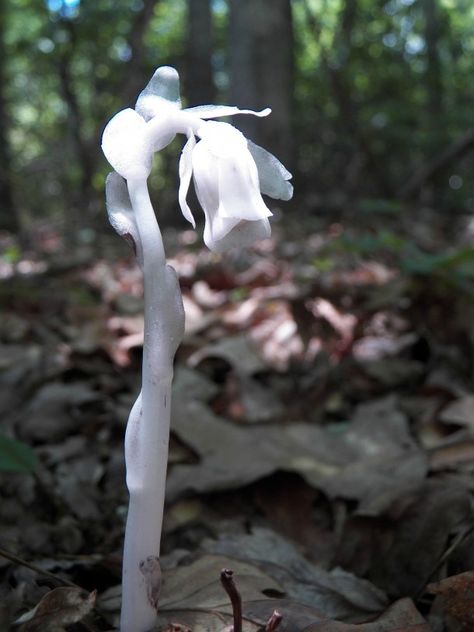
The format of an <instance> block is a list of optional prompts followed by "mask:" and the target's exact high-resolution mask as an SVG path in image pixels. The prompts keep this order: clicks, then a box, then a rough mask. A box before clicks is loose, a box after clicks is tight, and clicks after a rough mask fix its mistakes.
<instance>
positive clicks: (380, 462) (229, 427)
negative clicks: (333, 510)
mask: <svg viewBox="0 0 474 632" xmlns="http://www.w3.org/2000/svg"><path fill="white" fill-rule="evenodd" d="M172 420H173V422H172V428H173V431H174V432H176V433H177V434H178V435H179V437H180V438H181V440H182V441H183V442H185V443H186V444H187V445H188V446H189V447H190V448H191V449H192V450H194V451H195V452H196V453H197V455H198V456H199V457H200V459H201V460H200V462H199V463H196V464H192V465H188V464H187V465H176V466H175V467H174V468H173V469H172V470H171V472H170V475H169V480H168V484H167V493H168V494H169V497H170V499H175V498H176V497H177V496H179V494H180V493H183V492H185V491H194V492H197V493H201V492H210V491H218V490H223V489H232V488H236V487H242V486H243V485H246V484H248V483H251V482H253V481H255V480H258V479H259V478H262V477H263V476H266V475H267V474H270V473H272V472H274V471H276V470H286V471H292V472H297V473H299V474H300V475H301V476H303V477H304V478H305V480H306V481H307V482H308V483H309V484H310V485H313V486H314V487H316V488H317V489H321V490H323V491H324V492H325V493H327V494H328V495H330V496H340V497H343V498H350V499H355V500H362V501H364V503H365V510H366V511H367V512H368V513H371V512H372V513H376V512H377V511H380V510H381V508H383V506H385V505H386V504H387V502H388V500H389V499H390V500H392V499H393V497H396V496H397V495H399V494H400V493H402V492H403V490H405V489H407V488H409V489H411V488H413V486H415V485H416V484H419V483H420V482H421V481H422V480H423V478H424V476H425V474H426V469H427V465H426V457H425V455H424V453H422V452H421V451H420V450H419V449H418V448H417V446H416V444H415V442H414V441H413V439H412V438H411V435H410V431H409V428H408V421H407V419H406V417H405V416H404V415H403V414H402V413H401V412H400V411H399V410H398V409H397V407H396V400H395V399H394V398H385V399H383V400H379V401H374V402H371V403H370V404H367V405H364V406H360V407H359V408H358V410H357V413H356V416H355V419H354V421H353V422H352V424H349V425H348V427H347V428H346V429H344V431H343V432H340V431H339V432H337V430H339V427H337V428H335V429H334V431H331V430H329V429H327V428H321V427H320V426H316V425H314V424H305V423H291V424H286V425H282V424H279V425H270V424H269V425H266V426H263V427H260V426H259V427H245V428H242V427H239V426H237V425H236V424H233V423H230V422H228V421H227V420H226V419H223V418H219V417H217V416H216V415H214V414H213V413H212V412H211V411H210V410H209V409H208V408H207V407H205V406H204V405H203V404H201V403H200V402H196V401H190V402H187V401H186V400H184V401H183V400H181V401H175V402H174V407H173V414H172ZM377 498H381V499H382V500H380V502H379V503H378V504H377V503H376V499H377Z"/></svg>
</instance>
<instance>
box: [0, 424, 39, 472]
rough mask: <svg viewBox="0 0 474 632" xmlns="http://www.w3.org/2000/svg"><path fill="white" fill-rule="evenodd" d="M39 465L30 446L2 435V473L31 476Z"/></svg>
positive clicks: (0, 442)
mask: <svg viewBox="0 0 474 632" xmlns="http://www.w3.org/2000/svg"><path fill="white" fill-rule="evenodd" d="M37 465H38V461H37V458H36V455H35V453H34V451H33V450H32V449H31V448H30V447H29V446H27V445H26V444H24V443H22V442H21V441H17V440H16V439H12V438H11V437H7V436H6V435H4V434H2V433H0V471H3V472H23V473H27V474H30V473H32V472H34V471H35V469H36V467H37Z"/></svg>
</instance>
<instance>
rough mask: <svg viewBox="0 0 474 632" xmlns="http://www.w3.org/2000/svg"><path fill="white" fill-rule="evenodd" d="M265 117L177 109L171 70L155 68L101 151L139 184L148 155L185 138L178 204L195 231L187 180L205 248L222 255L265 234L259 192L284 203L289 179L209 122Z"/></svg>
mask: <svg viewBox="0 0 474 632" xmlns="http://www.w3.org/2000/svg"><path fill="white" fill-rule="evenodd" d="M269 113H270V109H269V108H266V109H265V110H262V111H261V112H254V111H252V110H240V109H239V108H238V107H235V106H227V105H202V106H198V107H194V108H186V109H181V101H180V98H179V77H178V73H177V72H176V70H174V69H173V68H170V67H168V66H164V67H161V68H158V70H156V72H155V74H154V75H153V77H152V79H151V80H150V82H149V83H148V85H147V86H146V88H145V89H144V90H143V92H142V93H141V94H140V95H139V97H138V100H137V103H136V106H135V110H132V109H126V110H123V111H122V112H119V113H118V114H116V115H115V116H114V117H113V119H112V120H111V121H110V122H109V124H108V125H107V127H106V128H105V130H104V134H103V137H102V148H103V151H104V153H105V155H106V158H107V159H108V161H109V162H110V164H111V165H112V166H113V167H114V169H115V170H116V171H117V172H118V173H119V174H120V175H121V176H122V177H123V178H125V179H127V180H131V179H142V178H145V179H146V178H147V177H148V175H149V174H150V171H151V165H152V159H153V154H154V152H156V151H160V150H161V149H163V147H165V146H166V145H168V144H169V143H170V142H171V141H172V140H173V139H174V137H175V135H176V134H177V133H183V134H186V135H187V136H188V141H187V143H186V145H185V146H184V148H183V152H182V155H181V159H180V165H179V175H180V187H179V203H180V207H181V210H182V212H183V215H184V217H185V218H186V219H187V220H188V221H190V222H191V223H192V225H193V226H195V222H194V218H193V215H192V213H191V210H190V208H189V206H188V204H187V202H186V196H187V193H188V189H189V185H190V182H191V177H193V180H194V186H195V189H196V193H197V196H198V199H199V202H200V204H201V206H202V208H203V210H204V214H205V217H206V222H205V228H204V241H205V243H206V244H207V246H208V247H209V248H210V249H211V250H216V251H223V250H226V249H228V248H230V247H232V246H243V245H248V244H250V243H253V242H254V241H255V240H257V239H263V238H265V237H269V236H270V224H269V222H268V217H269V216H270V215H271V212H270V211H269V209H268V208H267V206H266V204H265V202H264V201H263V199H262V196H261V193H264V194H266V195H269V196H271V197H273V198H277V199H282V200H289V199H290V198H291V196H292V194H293V187H292V185H291V184H290V183H289V182H288V181H289V180H290V179H291V177H292V176H291V174H290V173H289V172H288V171H287V170H286V169H285V167H284V166H283V165H282V164H281V163H280V162H279V161H278V160H277V159H276V158H275V157H274V156H272V154H270V153H268V152H267V151H266V150H265V149H263V148H262V147H258V146H257V145H255V144H254V143H252V142H251V141H248V140H247V139H246V138H245V137H244V136H243V134H241V132H239V131H238V130H237V129H236V128H234V127H233V126H232V125H230V124H228V123H217V122H215V121H209V120H208V119H213V118H218V117H221V116H233V115H235V114H253V115H255V116H267V115H268V114H269ZM196 137H198V139H200V140H198V141H196ZM114 186H115V185H114ZM112 214H113V211H112Z"/></svg>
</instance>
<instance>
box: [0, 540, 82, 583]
mask: <svg viewBox="0 0 474 632" xmlns="http://www.w3.org/2000/svg"><path fill="white" fill-rule="evenodd" d="M0 556H1V557H4V558H5V559H6V560H9V561H10V562H13V563H14V564H18V565H19V566H24V567H25V568H29V569H30V570H32V571H34V572H35V573H38V574H39V575H44V576H45V577H49V578H50V579H53V580H54V581H55V582H59V583H60V584H63V585H64V586H70V587H71V588H81V586H78V585H77V584H74V582H70V581H69V580H68V579H63V578H62V577H58V576H57V575H54V574H53V573H50V572H49V571H46V570H45V569H44V568H40V567H39V566H36V565H35V564H32V563H31V562H27V561H26V560H23V559H22V558H21V557H18V556H17V555H14V554H13V553H9V552H8V551H6V550H5V549H2V548H1V547H0Z"/></svg>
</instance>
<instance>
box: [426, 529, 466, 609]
mask: <svg viewBox="0 0 474 632" xmlns="http://www.w3.org/2000/svg"><path fill="white" fill-rule="evenodd" d="M472 533H474V524H471V525H470V526H469V527H468V528H467V529H465V530H464V531H462V532H461V533H458V535H457V536H456V537H455V538H454V540H453V541H452V542H451V544H450V545H449V547H448V548H447V549H446V551H445V552H444V553H443V554H442V555H441V557H440V558H439V560H438V561H437V563H436V565H435V567H434V568H433V570H432V571H431V573H430V574H429V575H428V577H427V579H426V581H425V582H424V583H423V586H422V587H421V588H420V590H419V591H418V594H417V595H416V598H415V601H419V599H420V598H421V597H422V596H423V594H424V593H425V591H426V586H427V585H428V584H429V583H430V581H431V580H432V579H433V577H434V576H435V575H436V573H437V572H438V571H439V569H440V568H441V567H442V566H443V564H444V563H445V562H446V560H447V559H449V557H450V556H451V555H452V554H453V553H454V551H455V550H456V549H457V548H458V546H460V545H461V544H462V543H463V542H464V541H465V540H467V538H468V537H469V536H470V535H472Z"/></svg>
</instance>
